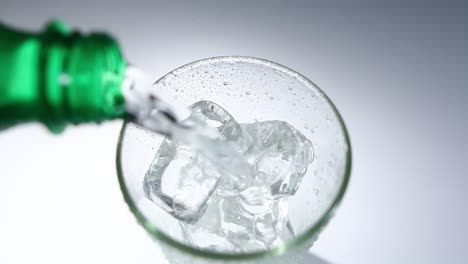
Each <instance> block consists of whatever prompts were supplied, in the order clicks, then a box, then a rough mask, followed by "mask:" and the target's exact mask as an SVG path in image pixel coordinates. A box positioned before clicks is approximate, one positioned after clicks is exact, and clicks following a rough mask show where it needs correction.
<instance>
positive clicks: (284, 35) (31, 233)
mask: <svg viewBox="0 0 468 264" xmlns="http://www.w3.org/2000/svg"><path fill="white" fill-rule="evenodd" d="M96 2H97V1H89V0H80V1H73V2H72V1H58V0H57V1H50V0H48V1H30V2H27V1H18V0H14V1H5V0H0V19H1V20H2V21H3V22H7V23H11V24H14V25H16V26H19V27H25V28H29V29H33V30H38V29H40V28H42V27H43V25H44V23H45V22H46V21H47V20H49V19H51V18H60V19H63V20H64V21H66V22H67V23H69V24H70V25H71V26H72V27H76V28H78V29H80V30H85V31H87V30H96V29H101V30H106V31H108V32H111V33H112V34H113V35H114V36H115V37H116V38H118V39H119V41H120V42H121V45H122V47H123V49H124V51H125V53H126V55H127V57H128V58H129V60H130V61H131V62H133V63H134V64H136V65H139V66H141V67H142V68H143V69H144V70H146V71H148V72H150V73H152V75H153V76H154V79H157V78H158V77H160V76H162V75H163V74H165V73H166V72H168V71H170V70H172V69H174V68H176V67H178V66H181V65H183V64H186V63H188V62H191V61H194V60H198V59H201V58H205V57H212V56H218V55H251V56H256V57H260V58H266V59H269V60H272V61H275V62H278V63H281V64H284V65H286V66H288V67H290V68H292V69H294V70H296V71H298V72H300V73H302V74H304V75H305V76H307V77H308V78H310V79H311V80H312V81H314V82H315V83H317V85H318V86H319V87H321V88H322V89H323V90H324V91H325V92H326V93H327V94H328V95H329V96H330V98H331V99H332V100H333V101H334V102H335V103H336V105H337V107H338V108H339V109H340V111H341V113H342V115H343V117H344V119H345V121H346V123H347V125H348V129H349V132H350V135H351V141H352V145H353V151H354V152H353V154H354V164H353V174H352V179H351V183H350V186H349V189H348V192H347V194H346V196H345V199H344V201H343V203H342V205H341V207H340V208H339V210H338V212H337V215H336V217H335V218H334V219H333V220H332V222H331V223H330V225H329V226H328V227H327V228H326V229H325V231H324V232H323V233H322V235H321V237H320V238H319V240H318V242H317V243H316V244H315V246H314V247H313V248H312V250H311V252H312V254H311V255H310V256H308V258H307V260H306V261H305V263H466V262H467V261H468V248H467V245H468V228H467V226H466V225H467V223H468V211H467V201H468V191H467V188H468V175H467V174H468V168H467V167H468V165H467V164H468V140H467V136H468V118H467V116H468V106H467V104H466V101H467V100H468V87H467V83H468V62H467V61H468V48H467V47H468V34H467V28H468V18H467V17H468V4H467V3H466V1H465V3H463V1H458V2H457V1H343V3H341V4H339V3H337V2H335V1H323V2H316V1H211V2H205V1H188V2H186V3H182V2H178V1H129V2H123V1H108V2H107V3H96ZM120 125H121V122H120V121H115V122H110V123H106V124H103V125H101V126H97V125H86V126H82V127H70V128H68V129H67V130H66V132H65V133H63V134H62V135H59V136H54V135H51V134H50V133H48V132H47V131H46V130H45V128H44V127H42V126H40V125H36V124H31V125H23V126H20V127H16V128H13V129H9V130H7V131H3V132H2V133H1V134H0V149H1V150H0V165H1V169H0V174H2V175H1V179H2V181H1V184H0V263H32V262H33V261H36V262H38V263H98V262H100V263H139V262H140V263H165V262H164V261H162V256H161V252H160V250H159V249H158V248H157V246H155V245H154V244H153V242H152V241H151V240H150V239H149V237H148V236H147V235H146V234H145V232H144V230H143V229H142V228H140V227H139V226H138V225H137V224H136V221H135V219H134V217H133V215H131V213H130V212H129V210H128V209H127V206H126V204H125V203H124V201H123V198H122V195H121V193H120V189H119V186H118V182H117V176H116V170H115V164H114V159H115V149H116V143H117V137H118V133H119V129H120Z"/></svg>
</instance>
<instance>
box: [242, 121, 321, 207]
mask: <svg viewBox="0 0 468 264" xmlns="http://www.w3.org/2000/svg"><path fill="white" fill-rule="evenodd" d="M241 126H242V128H243V131H244V133H245V134H248V135H249V136H250V137H251V138H252V142H253V145H251V146H250V148H249V150H248V155H249V156H252V157H253V158H250V159H249V160H250V162H252V163H253V164H252V165H253V166H254V168H255V169H256V176H255V180H254V182H253V185H252V186H251V187H250V188H256V189H259V188H265V187H266V186H268V188H269V194H267V195H266V196H265V195H264V191H262V192H258V191H255V192H254V191H252V190H248V189H247V190H245V191H243V192H242V193H241V196H242V197H244V198H245V199H246V201H254V200H258V199H263V200H265V199H279V198H281V197H285V196H290V195H294V194H295V193H296V191H297V188H298V187H299V185H300V182H301V180H302V177H303V176H304V175H305V173H306V171H307V167H308V166H309V164H310V163H311V162H312V161H313V159H314V149H313V146H312V142H310V141H309V140H308V139H306V138H305V137H304V135H302V134H301V133H300V132H299V131H298V130H296V129H295V128H293V127H292V126H291V125H289V124H288V123H286V122H283V121H265V122H256V123H253V124H243V125H241ZM252 194H254V195H258V196H261V197H260V198H258V199H257V198H255V197H254V195H252Z"/></svg>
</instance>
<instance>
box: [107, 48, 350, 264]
mask: <svg viewBox="0 0 468 264" xmlns="http://www.w3.org/2000/svg"><path fill="white" fill-rule="evenodd" d="M226 60H229V61H232V60H235V61H247V62H254V63H258V64H263V65H267V66H269V67H273V68H275V69H277V70H280V71H282V72H284V73H287V74H292V75H294V76H295V78H297V79H299V80H300V81H302V82H304V83H306V84H307V85H308V86H312V87H314V88H315V89H316V90H317V92H318V93H319V94H320V95H321V96H322V97H323V98H324V99H325V101H326V102H327V103H328V105H329V106H331V108H332V110H333V113H334V114H335V116H336V118H337V119H338V122H339V125H340V128H341V131H342V132H343V135H344V138H345V144H346V146H347V149H348V151H347V153H346V161H345V162H346V164H345V170H344V175H343V176H344V178H343V181H342V182H341V186H340V187H339V190H338V192H337V193H336V195H335V197H334V199H333V202H332V203H331V204H330V205H329V206H328V208H327V210H325V211H324V213H323V214H322V215H321V216H320V217H319V218H318V220H317V221H315V223H313V224H312V225H310V227H309V228H307V230H305V231H303V232H301V234H300V235H298V236H296V237H295V238H294V239H292V240H289V241H287V242H285V243H282V244H281V245H278V246H276V247H273V248H271V249H268V250H262V251H254V252H246V253H229V252H218V251H214V250H207V249H200V248H195V247H191V246H188V245H185V244H183V243H182V242H179V241H177V240H175V239H173V238H171V237H170V236H168V235H166V234H165V233H164V232H163V231H159V230H158V228H157V227H156V226H155V225H154V224H152V223H151V221H150V220H148V219H147V218H146V217H145V216H144V215H143V213H141V212H140V210H139V209H138V207H137V206H136V204H135V203H134V202H133V200H132V198H131V196H130V194H129V192H128V191H127V187H126V184H125V180H124V177H123V170H122V166H121V165H122V164H121V162H120V161H121V150H122V140H123V137H124V135H125V128H126V127H127V125H128V123H129V122H131V121H129V120H125V122H124V123H123V125H122V128H121V130H120V133H119V141H118V144H117V155H116V165H117V176H118V180H119V185H120V189H121V191H122V194H123V197H124V200H125V202H126V203H127V205H128V207H129V209H130V211H131V212H132V213H133V215H134V216H135V217H136V219H137V221H138V223H139V224H141V225H142V226H143V228H144V229H145V230H146V231H147V232H148V233H149V234H150V235H151V236H152V237H153V238H154V239H156V240H158V241H161V242H162V243H166V244H168V245H170V246H172V247H174V248H176V249H178V250H181V251H183V252H186V253H188V254H191V255H195V256H199V257H202V258H210V259H222V260H247V259H248V260H255V259H260V258H263V257H269V256H278V255H282V254H284V253H285V252H287V251H288V250H290V249H291V248H295V247H298V246H300V245H302V244H303V243H305V242H306V241H307V240H308V239H310V238H311V237H313V236H314V235H315V234H317V233H318V232H319V231H320V230H321V229H322V228H323V227H324V226H325V225H326V224H327V223H328V221H329V220H330V218H331V217H332V216H333V213H334V211H335V210H336V208H337V207H338V205H339V204H340V202H341V201H342V199H343V197H344V194H345V192H346V189H347V186H348V183H349V180H350V177H351V163H352V154H351V142H350V139H349V134H348V131H347V129H346V125H345V123H344V120H343V118H342V117H341V115H340V113H339V111H338V109H337V108H336V106H335V105H334V104H333V102H332V101H331V100H330V99H329V98H328V96H327V95H326V94H325V93H324V92H323V91H322V90H321V89H320V88H319V87H318V86H317V85H315V83H313V82H312V81H310V80H309V79H307V78H306V77H304V76H303V75H302V74H300V73H298V72H296V71H294V70H291V69H290V68H288V67H286V66H283V65H281V64H278V63H276V62H272V61H269V60H265V59H260V58H255V57H248V56H220V57H210V58H205V59H201V60H197V61H194V62H191V63H188V64H185V65H183V66H181V67H178V68H176V69H175V70H172V71H170V72H169V73H167V74H165V75H164V76H162V77H161V78H159V79H158V80H157V81H156V82H155V84H156V83H158V82H160V81H161V80H163V79H165V78H166V76H168V75H169V74H171V73H177V72H180V71H183V70H186V69H188V68H190V67H194V66H197V65H199V64H203V63H209V62H211V61H226Z"/></svg>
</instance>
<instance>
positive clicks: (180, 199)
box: [144, 139, 220, 222]
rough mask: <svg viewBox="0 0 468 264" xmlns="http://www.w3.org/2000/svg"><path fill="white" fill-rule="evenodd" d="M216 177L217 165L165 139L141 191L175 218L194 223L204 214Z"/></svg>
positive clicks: (218, 176) (217, 176)
mask: <svg viewBox="0 0 468 264" xmlns="http://www.w3.org/2000/svg"><path fill="white" fill-rule="evenodd" d="M219 178H220V174H219V173H218V172H217V170H216V168H214V167H213V166H212V165H211V164H210V163H209V162H206V161H204V160H203V159H198V158H197V156H196V155H195V153H193V151H192V150H191V149H190V148H188V147H187V146H184V145H177V144H175V143H174V142H173V141H172V140H170V139H164V141H163V142H162V144H161V146H160V147H159V149H158V152H157V153H156V156H155V158H154V162H153V163H152V164H151V166H150V168H149V170H148V171H147V172H146V175H145V179H144V191H145V194H146V197H147V198H149V199H150V200H152V201H153V202H155V203H156V204H157V205H159V206H160V207H161V208H162V209H164V210H165V211H167V212H168V213H170V214H171V215H173V216H174V217H176V218H177V219H180V220H184V221H187V222H193V221H196V220H198V219H199V218H200V216H201V215H202V214H203V212H204V209H205V207H206V203H207V201H208V199H209V198H210V196H211V194H212V193H213V191H214V190H215V187H216V184H217V183H218V181H219Z"/></svg>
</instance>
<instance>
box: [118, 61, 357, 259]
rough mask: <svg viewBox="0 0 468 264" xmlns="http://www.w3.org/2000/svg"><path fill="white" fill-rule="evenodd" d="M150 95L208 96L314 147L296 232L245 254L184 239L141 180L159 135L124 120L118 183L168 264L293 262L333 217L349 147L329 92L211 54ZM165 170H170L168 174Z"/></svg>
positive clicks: (183, 102)
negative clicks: (279, 124) (283, 127)
mask: <svg viewBox="0 0 468 264" xmlns="http://www.w3.org/2000/svg"><path fill="white" fill-rule="evenodd" d="M154 89H155V90H156V94H161V95H163V96H164V97H168V98H171V99H173V100H174V101H175V102H177V104H178V105H179V106H182V107H189V106H190V105H192V104H193V103H195V102H198V101H201V100H208V101H213V102H215V103H217V104H218V105H220V106H221V107H223V108H224V109H226V110H227V111H228V112H229V113H230V114H231V115H232V116H233V117H234V118H235V119H236V120H237V121H238V122H239V123H253V122H255V121H267V120H281V121H286V122H288V123H289V124H291V125H292V126H293V127H295V128H296V129H298V130H299V131H300V132H301V133H302V134H303V135H304V136H305V137H306V138H308V139H309V140H310V141H311V142H312V143H313V146H314V150H315V158H314V161H313V162H312V163H311V164H310V165H309V167H308V170H307V172H306V174H305V175H304V177H303V179H302V183H301V185H300V187H299V189H298V191H297V192H296V194H295V195H293V196H291V197H290V198H289V219H290V222H291V225H292V227H293V229H294V232H295V234H296V236H295V238H294V239H292V240H290V241H286V242H284V243H283V244H280V245H278V246H276V247H274V248H271V249H268V250H263V251H255V252H244V253H233V252H221V251H215V250H208V249H200V248H197V247H194V246H191V245H189V244H187V243H186V242H184V241H183V239H182V233H181V229H180V226H179V223H178V220H177V219H175V218H173V217H172V216H170V215H169V214H167V213H166V212H165V211H164V210H163V209H161V208H159V207H158V206H156V205H155V204H154V203H152V202H151V201H150V200H148V199H147V198H146V197H145V195H144V191H143V179H144V177H145V173H146V171H147V170H148V168H149V166H150V164H151V162H152V160H153V158H154V156H155V153H156V151H157V150H158V148H159V145H160V144H161V142H162V140H163V139H164V137H163V136H161V135H158V134H155V133H151V132H148V131H147V130H145V129H143V128H141V127H140V126H139V125H137V124H135V123H132V122H125V123H124V125H123V127H122V130H121V133H120V138H119V143H118V150H117V171H118V177H119V182H120V186H121V189H122V192H123V195H124V198H125V201H126V202H127V204H128V206H129V208H130V210H131V211H132V213H133V214H134V215H135V217H136V219H137V220H138V222H139V223H140V224H141V225H142V226H143V227H144V228H145V229H146V231H147V232H148V233H149V234H150V235H151V236H152V238H153V239H154V240H155V241H156V244H157V245H159V246H160V247H161V248H162V250H163V252H164V254H165V255H166V257H167V259H168V261H169V262H170V263H200V264H201V263H256V264H258V263H269V264H271V263H298V262H299V261H300V259H301V258H302V256H304V255H305V253H306V252H307V251H308V250H309V248H310V247H311V246H312V245H313V243H314V241H315V240H316V239H317V237H318V235H319V233H320V231H321V230H322V229H323V228H324V227H325V225H326V224H327V222H328V221H329V220H330V218H331V217H332V216H333V213H334V211H335V209H336V208H337V206H338V204H339V203H340V201H341V199H342V198H343V195H344V193H345V190H346V187H347V184H348V181H349V177H350V170H351V148H350V142H349V137H348V133H347V131H346V127H345V124H344V122H343V120H342V118H341V116H340V114H339V113H338V110H337V109H336V108H335V106H334V105H333V103H332V102H331V101H330V99H329V98H328V97H327V96H326V95H325V94H324V93H323V92H322V91H321V90H320V89H319V88H318V87H317V86H316V85H315V84H314V83H312V82H311V81H309V80H308V79H307V78H305V77H304V76H302V75H301V74H299V73H297V72H295V71H293V70H291V69H289V68H287V67H285V66H282V65H279V64H277V63H273V62H270V61H266V60H263V59H257V58H251V57H217V58H209V59H204V60H200V61H196V62H193V63H190V64H187V65H185V66H182V67H180V68H178V69H176V70H174V71H172V72H170V73H168V74H167V75H165V76H164V77H162V78H161V79H159V80H158V81H157V82H156V83H155V84H154ZM169 177H170V175H169Z"/></svg>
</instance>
